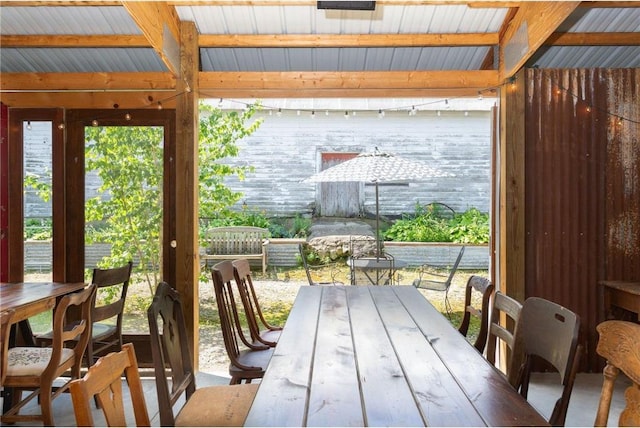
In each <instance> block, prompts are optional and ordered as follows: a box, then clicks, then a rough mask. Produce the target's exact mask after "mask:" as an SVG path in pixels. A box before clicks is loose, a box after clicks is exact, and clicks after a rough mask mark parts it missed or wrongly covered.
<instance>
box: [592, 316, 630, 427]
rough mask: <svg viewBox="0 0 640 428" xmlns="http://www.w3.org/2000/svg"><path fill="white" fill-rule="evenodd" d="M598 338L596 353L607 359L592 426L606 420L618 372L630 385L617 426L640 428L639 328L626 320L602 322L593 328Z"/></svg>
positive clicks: (603, 423) (601, 425)
mask: <svg viewBox="0 0 640 428" xmlns="http://www.w3.org/2000/svg"><path fill="white" fill-rule="evenodd" d="M596 330H598V333H599V335H600V338H599V339H598V346H597V347H596V352H597V353H598V355H600V356H602V357H604V358H605V359H606V360H607V364H606V366H605V367H604V370H603V374H604V383H603V385H602V393H601V395H600V404H599V405H598V413H597V414H596V420H595V423H594V426H597V427H604V426H606V425H607V420H608V419H609V409H610V407H611V396H612V395H613V386H614V383H615V381H616V378H617V377H618V374H619V373H620V371H622V373H624V374H625V375H626V376H627V377H628V378H629V379H630V380H631V382H633V385H631V386H630V387H629V388H627V390H626V391H625V394H624V396H625V399H626V406H625V408H624V409H623V411H622V413H620V418H619V420H618V426H629V427H630V426H636V427H637V426H640V325H638V324H635V323H632V322H628V321H605V322H603V323H601V324H598V326H597V327H596Z"/></svg>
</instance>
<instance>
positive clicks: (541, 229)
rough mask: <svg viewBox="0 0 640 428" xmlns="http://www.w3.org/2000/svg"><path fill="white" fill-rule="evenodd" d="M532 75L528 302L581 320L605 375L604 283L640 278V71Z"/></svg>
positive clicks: (593, 363)
mask: <svg viewBox="0 0 640 428" xmlns="http://www.w3.org/2000/svg"><path fill="white" fill-rule="evenodd" d="M526 75H527V78H526V85H527V87H526V113H525V114H526V120H525V123H526V144H525V168H526V170H525V175H526V184H525V189H526V198H525V201H526V202H525V205H526V208H525V210H526V219H525V227H526V231H525V233H526V242H525V248H526V251H525V253H526V256H525V260H526V262H525V264H526V268H525V283H526V285H525V287H526V295H527V296H540V297H544V298H546V299H549V300H552V301H555V302H557V303H559V304H561V305H563V306H565V307H567V308H569V309H571V310H573V311H575V312H577V313H578V314H579V315H580V317H581V321H582V324H581V330H580V339H581V342H582V344H583V345H584V346H585V351H586V358H584V359H583V361H582V365H581V371H595V370H600V369H601V367H602V360H601V359H599V358H598V357H597V355H596V353H595V346H596V343H597V338H598V336H597V333H596V331H595V327H596V325H597V323H598V322H600V321H601V320H600V319H598V315H599V312H600V311H599V309H600V305H602V302H601V301H599V298H598V290H597V288H598V285H597V284H598V281H600V280H603V279H616V280H640V144H639V143H638V134H639V132H638V131H639V130H640V126H639V122H640V112H639V103H640V89H639V84H640V69H588V70H582V69H562V70H554V69H546V70H538V69H530V70H527V74H526Z"/></svg>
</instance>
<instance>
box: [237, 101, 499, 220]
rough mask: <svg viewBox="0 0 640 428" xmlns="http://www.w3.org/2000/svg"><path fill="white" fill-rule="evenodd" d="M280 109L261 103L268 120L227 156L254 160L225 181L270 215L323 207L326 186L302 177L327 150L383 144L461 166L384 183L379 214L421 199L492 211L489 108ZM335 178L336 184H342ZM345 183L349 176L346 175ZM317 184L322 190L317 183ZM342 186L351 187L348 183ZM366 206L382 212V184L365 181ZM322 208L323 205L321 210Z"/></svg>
mask: <svg viewBox="0 0 640 428" xmlns="http://www.w3.org/2000/svg"><path fill="white" fill-rule="evenodd" d="M315 113H316V114H315V119H312V118H311V117H310V114H309V113H308V112H307V113H302V114H301V115H300V116H298V115H297V113H296V111H283V112H282V115H281V116H278V115H276V114H275V113H273V114H272V115H270V114H269V112H268V111H264V110H263V111H261V112H258V113H257V114H256V117H259V118H262V119H263V120H264V122H263V123H262V124H261V125H260V127H259V128H258V130H257V131H256V132H255V133H254V134H253V135H251V136H249V137H247V138H245V139H244V140H242V141H240V142H239V147H240V156H238V157H236V158H232V159H228V160H225V162H226V161H228V162H229V164H231V165H253V166H254V167H255V172H253V173H249V174H247V177H246V179H245V180H242V181H240V180H238V179H236V178H229V179H227V180H226V181H225V184H227V185H228V186H229V187H230V188H232V189H233V190H234V191H242V192H243V193H244V197H243V199H242V200H241V201H240V202H239V203H238V206H237V207H236V208H237V209H238V210H241V209H242V204H244V203H246V204H247V206H248V207H249V208H250V209H255V210H260V211H262V210H264V211H265V212H266V213H268V215H275V216H293V215H295V214H299V213H302V214H304V213H307V214H310V213H312V212H314V211H315V210H316V206H315V205H316V202H315V201H317V199H318V198H317V196H318V194H316V192H320V186H317V185H315V184H313V183H305V182H304V181H303V180H304V179H305V178H307V177H309V176H311V175H313V174H315V173H316V172H318V171H320V170H321V167H322V154H323V153H332V154H335V153H361V152H372V151H373V150H374V149H375V148H376V147H377V148H378V149H379V150H380V151H383V152H389V153H394V154H396V155H398V156H402V157H405V158H407V159H412V160H415V161H419V162H424V163H426V164H428V165H430V166H434V167H437V168H441V169H443V170H445V171H447V172H450V173H452V174H454V175H455V176H453V177H444V178H437V179H429V180H425V181H422V182H420V183H417V182H416V183H411V184H408V185H406V184H403V185H398V184H381V185H380V192H379V193H380V214H381V215H383V216H385V215H398V216H399V215H400V214H402V213H413V212H414V209H415V204H416V202H419V203H421V204H428V203H430V202H434V201H437V202H443V203H446V204H448V205H450V206H452V207H453V208H454V209H455V210H456V211H457V212H463V211H465V210H466V209H468V208H470V207H476V208H478V209H479V210H481V211H483V212H489V204H490V191H491V190H490V182H491V177H490V175H491V167H490V164H491V117H490V114H491V113H490V111H488V110H487V111H468V112H467V113H468V114H467V115H465V112H464V111H453V110H447V109H446V108H445V105H444V103H443V106H442V110H441V112H440V116H438V115H437V112H436V111H435V110H432V111H420V112H418V114H416V115H415V116H409V115H408V114H407V112H406V111H395V112H386V114H385V117H384V118H382V119H379V118H378V113H377V111H358V112H357V115H355V116H353V115H351V116H350V118H349V119H348V120H345V119H344V112H343V111H342V112H340V111H335V110H334V111H330V112H329V115H328V116H327V115H326V114H325V112H324V111H316V112H315ZM339 184H340V183H338V184H334V185H336V186H337V185H339ZM345 184H346V183H345ZM316 189H317V190H316ZM343 192H346V190H345V189H343ZM364 210H365V211H366V212H367V213H368V215H373V214H375V188H374V186H373V185H366V186H364ZM320 211H321V210H320Z"/></svg>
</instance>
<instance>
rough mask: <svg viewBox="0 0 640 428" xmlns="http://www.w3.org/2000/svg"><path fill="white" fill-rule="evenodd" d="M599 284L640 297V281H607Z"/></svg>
mask: <svg viewBox="0 0 640 428" xmlns="http://www.w3.org/2000/svg"><path fill="white" fill-rule="evenodd" d="M598 284H600V285H603V286H605V287H608V288H614V289H616V290H622V291H625V292H627V293H629V294H638V295H640V281H613V280H605V281H600V282H599V283H598Z"/></svg>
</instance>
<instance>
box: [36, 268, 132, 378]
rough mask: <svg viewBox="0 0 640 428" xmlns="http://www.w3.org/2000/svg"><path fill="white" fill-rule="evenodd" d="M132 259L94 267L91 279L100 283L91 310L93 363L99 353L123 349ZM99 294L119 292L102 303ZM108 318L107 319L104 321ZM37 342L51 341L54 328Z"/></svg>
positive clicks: (89, 347)
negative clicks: (124, 315) (123, 322)
mask: <svg viewBox="0 0 640 428" xmlns="http://www.w3.org/2000/svg"><path fill="white" fill-rule="evenodd" d="M132 267H133V263H132V262H129V263H127V264H126V265H124V266H121V267H117V268H111V269H98V268H96V269H94V270H93V277H92V279H91V283H92V284H95V285H96V287H97V291H96V296H95V297H94V299H93V302H92V310H91V321H92V324H91V340H90V341H89V343H88V344H87V351H86V355H85V358H86V359H87V367H91V365H92V364H93V363H94V361H95V360H96V359H97V358H98V356H99V355H104V354H105V353H107V352H109V351H115V350H120V349H122V317H123V314H124V304H125V300H126V298H127V290H128V288H129V279H130V278H131V269H132ZM100 294H110V295H114V294H117V295H119V297H118V299H117V300H115V301H110V302H109V303H106V304H100V299H99V297H100ZM105 321H107V322H105ZM36 343H38V344H40V345H41V346H42V345H48V344H50V343H51V332H49V333H45V334H43V335H40V336H38V337H37V338H36Z"/></svg>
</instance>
